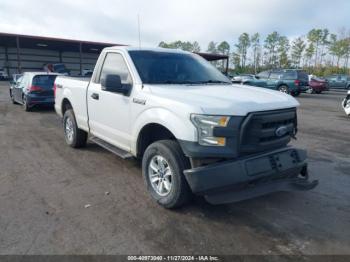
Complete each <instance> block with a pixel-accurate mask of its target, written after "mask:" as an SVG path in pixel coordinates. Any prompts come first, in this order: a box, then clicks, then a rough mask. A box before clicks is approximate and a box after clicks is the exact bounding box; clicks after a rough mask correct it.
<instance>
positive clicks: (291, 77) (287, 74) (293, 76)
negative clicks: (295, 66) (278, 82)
mask: <svg viewBox="0 0 350 262" xmlns="http://www.w3.org/2000/svg"><path fill="white" fill-rule="evenodd" d="M296 78H297V73H296V72H293V71H286V72H284V73H283V79H285V80H294V79H296Z"/></svg>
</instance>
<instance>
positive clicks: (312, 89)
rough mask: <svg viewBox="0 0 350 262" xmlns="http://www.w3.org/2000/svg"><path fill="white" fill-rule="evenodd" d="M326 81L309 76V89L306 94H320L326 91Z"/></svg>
mask: <svg viewBox="0 0 350 262" xmlns="http://www.w3.org/2000/svg"><path fill="white" fill-rule="evenodd" d="M328 89H329V88H328V81H327V80H325V79H322V78H319V77H316V76H313V75H310V76H309V89H308V90H307V92H309V93H316V94H321V93H322V92H323V91H327V90H328Z"/></svg>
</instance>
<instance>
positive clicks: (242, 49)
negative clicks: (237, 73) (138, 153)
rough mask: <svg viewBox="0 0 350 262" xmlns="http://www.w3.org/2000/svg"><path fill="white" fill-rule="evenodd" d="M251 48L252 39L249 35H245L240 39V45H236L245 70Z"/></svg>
mask: <svg viewBox="0 0 350 262" xmlns="http://www.w3.org/2000/svg"><path fill="white" fill-rule="evenodd" d="M249 46H250V38H249V34H247V33H243V34H241V35H240V36H239V38H238V44H236V48H237V54H239V55H240V60H241V66H242V68H243V69H244V67H245V64H246V60H247V52H248V48H249Z"/></svg>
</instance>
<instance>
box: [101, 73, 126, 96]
mask: <svg viewBox="0 0 350 262" xmlns="http://www.w3.org/2000/svg"><path fill="white" fill-rule="evenodd" d="M101 86H102V90H104V91H108V92H112V93H121V94H123V95H127V94H128V93H129V91H130V85H123V84H122V80H121V78H120V76H119V75H106V76H105V77H104V78H102V79H101Z"/></svg>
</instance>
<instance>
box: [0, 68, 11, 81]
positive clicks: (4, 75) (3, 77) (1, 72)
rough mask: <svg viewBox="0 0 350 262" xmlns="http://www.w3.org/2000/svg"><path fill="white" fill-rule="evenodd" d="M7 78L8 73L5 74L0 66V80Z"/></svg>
mask: <svg viewBox="0 0 350 262" xmlns="http://www.w3.org/2000/svg"><path fill="white" fill-rule="evenodd" d="M8 78H9V75H8V74H7V72H6V70H5V69H3V68H0V80H7V79H8Z"/></svg>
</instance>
